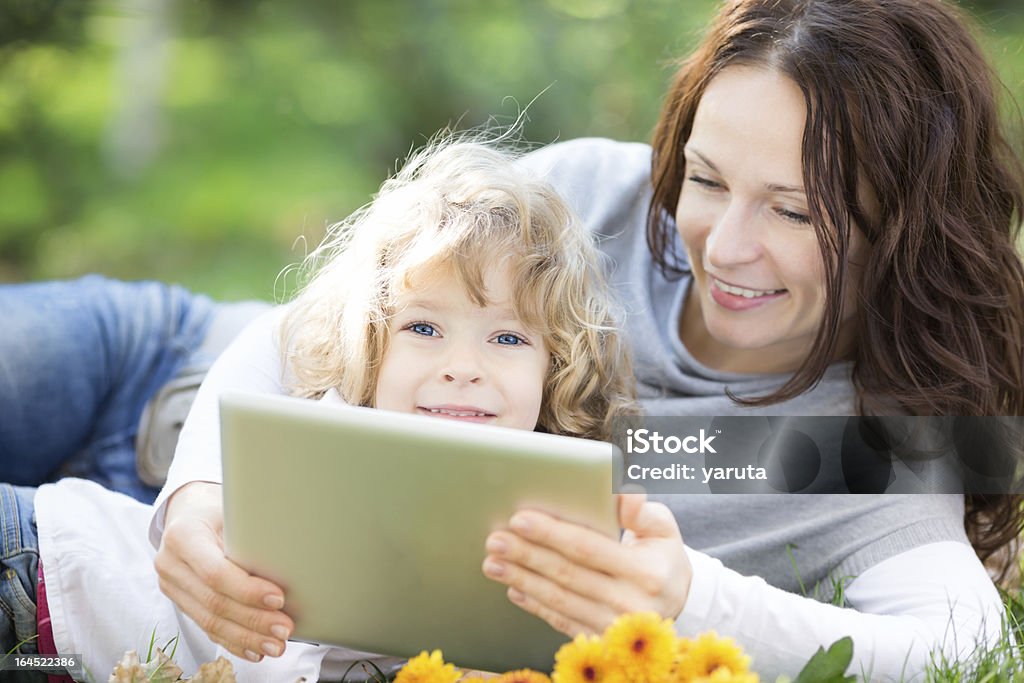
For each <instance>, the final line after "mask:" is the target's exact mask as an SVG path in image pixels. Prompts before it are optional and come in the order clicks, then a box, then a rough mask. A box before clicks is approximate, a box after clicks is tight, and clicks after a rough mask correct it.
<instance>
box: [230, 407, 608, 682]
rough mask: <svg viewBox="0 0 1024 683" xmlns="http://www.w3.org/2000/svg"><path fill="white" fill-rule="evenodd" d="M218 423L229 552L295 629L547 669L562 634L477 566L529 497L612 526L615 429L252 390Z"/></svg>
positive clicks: (470, 660) (394, 651) (452, 657)
mask: <svg viewBox="0 0 1024 683" xmlns="http://www.w3.org/2000/svg"><path fill="white" fill-rule="evenodd" d="M221 434H222V445H223V462H224V508H225V509H224V516H225V544H226V548H227V552H228V556H229V557H231V559H232V560H234V561H235V562H237V563H238V564H239V565H241V566H242V567H244V568H246V569H247V570H249V571H250V572H252V573H254V574H258V575H260V576H265V577H267V578H268V579H270V580H272V581H275V582H276V583H278V584H279V585H281V587H282V588H283V589H284V590H285V594H286V607H285V611H286V612H288V614H289V615H290V616H291V617H292V618H293V619H294V620H295V624H296V630H295V633H294V635H293V637H294V638H295V639H297V640H306V641H312V642H321V643H331V644H338V645H344V646H346V647H351V648H355V649H360V650H365V651H368V652H377V653H381V654H390V655H398V656H412V655H415V654H417V653H419V652H420V651H421V650H432V649H434V648H440V649H441V650H442V651H443V652H444V655H445V659H446V660H447V661H451V662H454V663H455V664H456V665H457V666H460V667H464V668H478V669H484V670H489V671H506V670H510V669H516V668H522V667H531V668H535V669H538V670H544V671H549V670H550V668H551V666H552V662H553V656H554V653H555V651H556V650H557V648H558V647H559V645H560V644H562V643H563V642H565V640H566V638H565V636H563V635H561V634H559V633H557V632H556V631H554V630H553V629H552V628H550V627H549V626H548V625H547V624H546V623H544V622H543V621H541V620H540V619H538V618H536V617H534V616H532V615H529V614H527V613H525V612H523V611H522V610H520V609H519V608H517V607H515V606H514V605H513V604H511V603H510V602H509V601H508V599H507V598H506V596H505V587H504V586H502V585H500V584H498V583H495V582H493V581H491V580H489V579H487V578H485V577H484V576H483V574H482V572H481V569H480V566H481V563H482V562H483V558H484V555H485V552H484V540H485V539H486V537H487V535H488V534H489V533H490V532H491V531H492V530H494V529H498V528H502V527H503V526H504V525H506V524H507V523H508V519H509V517H511V515H512V513H513V512H514V511H515V510H517V509H519V508H521V507H534V508H538V509H543V510H546V511H548V512H551V513H553V514H556V515H558V516H559V517H562V518H565V519H571V520H573V521H577V522H580V523H584V524H587V525H588V526H591V527H593V528H595V529H598V530H600V531H602V532H604V533H605V534H607V535H609V536H612V537H614V536H615V535H617V533H618V528H617V526H616V521H615V510H614V499H613V497H612V495H611V491H612V475H613V461H614V457H615V455H614V454H615V449H614V447H613V446H611V445H610V444H607V443H602V442H596V441H586V440H583V439H571V438H567V437H557V436H552V435H548V434H539V433H535V432H527V431H522V430H512V429H506V428H501V427H491V426H485V425H474V424H462V423H455V422H452V421H449V420H443V419H438V418H430V417H425V416H418V415H405V414H399V413H392V412H386V411H378V410H371V409H368V408H355V407H350V406H336V405H325V404H321V403H318V402H314V401H308V400H302V399H296V398H286V397H281V396H262V395H243V394H226V395H224V396H223V397H222V399H221Z"/></svg>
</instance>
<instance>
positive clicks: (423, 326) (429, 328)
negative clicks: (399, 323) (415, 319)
mask: <svg viewBox="0 0 1024 683" xmlns="http://www.w3.org/2000/svg"><path fill="white" fill-rule="evenodd" d="M406 329H408V330H411V331H413V332H415V333H416V334H422V335H423V336H424V337H440V336H441V335H439V334H438V333H437V330H435V329H434V326H433V325H431V324H430V323H413V324H412V325H409V327H407V328H406Z"/></svg>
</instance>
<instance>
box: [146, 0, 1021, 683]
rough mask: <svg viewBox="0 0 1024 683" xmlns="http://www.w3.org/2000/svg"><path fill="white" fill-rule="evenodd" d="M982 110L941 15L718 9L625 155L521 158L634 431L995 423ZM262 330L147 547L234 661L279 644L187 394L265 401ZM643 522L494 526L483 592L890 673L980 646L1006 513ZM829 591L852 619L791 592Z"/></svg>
mask: <svg viewBox="0 0 1024 683" xmlns="http://www.w3.org/2000/svg"><path fill="white" fill-rule="evenodd" d="M996 112H997V107H996V103H995V96H994V93H993V88H992V87H991V85H990V72H989V70H988V67H987V66H986V65H985V62H984V60H983V59H982V57H981V55H980V52H979V50H978V48H977V46H976V45H975V44H974V42H973V40H972V39H971V38H970V35H969V33H968V32H967V29H966V28H965V22H964V20H963V18H962V17H961V16H960V15H959V14H958V13H957V12H955V11H954V10H953V9H952V8H950V7H948V6H947V5H945V4H943V3H941V2H940V0H924V1H920V0H889V1H886V2H882V1H881V0H804V1H797V0H738V1H734V2H729V3H727V4H726V5H725V6H724V7H723V8H722V10H721V12H720V13H719V16H718V18H717V19H716V21H715V23H714V24H713V26H712V28H711V30H710V31H709V33H708V35H707V36H706V38H705V40H704V41H703V43H702V44H701V46H700V47H699V48H698V49H697V51H696V52H695V53H694V54H693V55H692V56H691V57H690V58H689V59H688V60H686V61H685V62H684V63H683V64H682V66H681V68H680V71H679V73H678V75H677V77H676V80H675V82H674V84H673V86H672V88H671V89H670V92H669V94H668V98H667V100H666V104H665V108H664V111H663V114H662V117H661V120H660V121H659V124H658V127H657V130H656V134H655V139H654V144H653V153H652V150H651V149H649V148H647V147H645V146H641V145H621V144H617V143H612V142H606V141H577V142H572V143H567V144H564V145H558V146H555V147H552V148H547V149H545V150H541V151H539V152H537V153H535V154H534V155H531V157H530V158H529V159H528V163H529V165H531V166H532V167H533V168H536V169H539V170H542V171H543V172H545V173H547V174H548V176H549V178H550V179H551V180H552V181H553V182H554V183H555V184H556V186H557V187H558V189H559V190H560V191H561V192H562V193H563V194H564V195H565V196H567V197H568V198H569V199H570V201H571V203H572V204H573V205H574V207H575V208H577V209H578V210H579V211H580V212H581V213H582V214H583V218H584V220H585V222H586V223H587V224H588V226H589V227H590V228H591V229H592V230H593V231H594V232H595V233H597V234H598V235H600V236H601V248H602V249H603V250H604V251H605V253H606V254H608V255H609V256H611V257H612V263H613V264H614V267H613V268H612V274H611V276H612V279H613V282H614V283H615V286H616V287H617V288H618V290H619V292H620V294H621V295H622V296H623V297H624V298H626V303H627V307H628V309H629V310H630V311H631V315H630V318H629V320H628V321H627V326H628V333H629V335H630V338H631V341H632V343H633V345H634V350H635V355H636V373H637V379H638V381H639V384H640V389H641V398H642V400H643V403H644V408H645V410H646V412H647V413H649V414H654V415H746V414H760V415H801V414H820V415H844V414H846V415H852V414H858V413H860V414H891V413H896V414H911V415H930V414H957V415H999V414H1010V415H1019V414H1022V413H1024V377H1022V366H1024V359H1022V355H1021V354H1022V348H1024V339H1022V338H1024V331H1022V330H1024V292H1022V287H1024V285H1022V282H1024V276H1022V268H1021V262H1020V258H1019V256H1018V255H1017V253H1016V251H1015V249H1014V240H1015V237H1016V227H1015V224H1014V220H1015V219H1014V216H1015V215H1017V216H1019V215H1020V212H1021V206H1022V199H1021V192H1022V191H1021V187H1022V181H1021V174H1020V169H1019V166H1018V164H1017V162H1016V161H1014V159H1013V157H1012V154H1011V152H1010V150H1009V147H1008V146H1007V144H1006V142H1005V140H1004V139H1003V137H1002V136H1001V134H1000V132H999V127H998V124H997V116H996ZM645 228H646V230H645ZM677 234H678V236H679V238H681V239H677V237H676V235H677ZM273 328H274V320H273V319H268V320H266V321H264V324H263V325H257V326H255V327H251V328H250V329H249V331H248V332H247V333H246V334H244V335H243V337H242V338H241V339H240V341H239V342H238V343H237V344H236V346H235V347H234V348H233V349H232V350H229V351H228V352H227V354H226V355H224V356H222V358H221V360H220V361H219V363H218V365H217V366H215V368H214V369H213V371H211V375H210V377H209V378H208V382H207V384H206V385H205V386H204V388H203V389H202V390H201V392H200V396H199V397H198V398H197V403H196V406H195V408H194V410H193V412H192V414H191V415H190V417H189V421H188V424H187V425H186V428H185V430H184V431H183V433H182V438H181V441H180V444H179V449H178V455H177V457H176V461H175V463H174V465H173V467H172V470H171V472H170V475H169V479H168V484H167V486H166V487H165V489H164V491H163V493H162V495H161V497H160V498H159V499H158V500H157V505H158V508H157V514H156V516H155V518H154V524H153V526H152V527H151V536H152V539H153V540H154V542H159V543H160V550H159V552H158V554H157V559H156V566H157V571H158V573H159V574H160V579H161V588H162V589H163V591H164V592H165V593H166V594H167V595H168V596H169V597H171V598H172V599H173V600H175V602H177V603H178V604H179V605H180V606H181V607H182V609H183V610H184V611H185V612H186V613H187V614H189V615H190V616H191V617H192V618H193V619H195V620H196V621H197V623H199V625H200V626H201V627H202V628H203V629H204V630H205V631H206V632H207V633H208V634H210V636H211V637H212V638H214V639H215V640H217V641H218V642H220V643H222V644H224V645H225V646H227V647H228V648H229V649H230V650H231V651H232V652H235V653H236V654H238V655H240V656H248V657H250V658H259V657H260V656H261V654H264V653H265V654H268V655H277V654H279V653H280V652H281V651H282V649H283V648H284V645H285V640H286V638H287V636H288V634H289V633H290V632H291V629H292V626H293V625H292V623H291V620H290V619H289V618H288V617H287V616H286V615H284V614H283V613H282V612H280V611H279V610H280V608H281V607H282V606H283V602H284V599H283V593H282V592H281V590H280V588H279V587H277V586H274V585H273V584H271V583H269V582H267V581H264V580H262V579H259V578H255V577H251V576H249V575H247V574H246V573H245V572H244V571H243V570H241V569H240V568H238V567H236V566H234V565H233V564H232V563H230V562H229V561H227V560H226V559H225V558H224V555H223V551H222V550H221V545H220V532H221V523H222V519H221V510H220V494H219V487H218V485H217V484H216V482H217V481H219V477H220V473H219V460H218V453H217V441H218V437H217V429H216V425H217V421H216V409H215V406H216V404H215V396H216V393H217V392H218V391H219V390H220V389H222V388H224V387H225V386H228V385H230V386H234V387H239V388H244V389H250V390H256V391H269V392H280V391H283V390H284V389H283V387H284V385H285V384H286V380H283V379H282V378H281V376H280V375H281V373H280V372H276V371H275V372H262V373H254V372H252V368H253V367H259V368H275V369H277V368H280V361H279V359H278V355H279V354H278V351H277V350H276V348H274V344H273V339H274V332H273ZM663 502H664V503H665V504H664V505H662V504H656V503H644V502H643V501H642V500H638V499H636V498H624V499H623V502H622V506H621V511H620V512H621V515H620V516H621V521H622V524H623V526H624V527H625V528H626V529H627V530H628V532H629V533H628V534H627V538H626V539H625V541H624V542H623V543H622V544H621V545H620V544H600V545H599V544H598V543H599V541H598V540H596V539H594V538H593V537H592V536H590V535H589V534H587V532H586V530H583V529H580V528H577V527H573V526H571V525H566V524H563V523H560V522H558V521H556V520H553V519H551V518H548V517H545V516H543V515H540V514H539V513H522V514H520V515H517V516H516V517H515V518H513V520H511V523H510V531H509V532H502V533H496V534H494V535H492V537H491V538H489V539H488V544H487V552H488V555H487V558H486V559H485V564H484V571H485V573H487V574H488V575H489V576H491V577H492V578H494V579H495V580H498V581H500V582H502V583H505V584H507V585H508V586H509V595H510V598H511V599H512V600H513V601H515V602H516V603H517V604H519V605H521V606H522V607H523V608H524V609H526V610H527V611H530V612H532V613H534V614H537V615H538V616H540V617H541V618H544V619H546V620H547V621H549V622H550V623H552V624H553V625H554V626H555V627H556V628H559V629H560V630H563V631H566V632H568V633H576V632H579V631H596V630H600V629H601V628H603V626H604V625H606V624H607V623H608V622H609V621H610V619H611V618H612V617H613V616H614V615H615V614H617V613H619V612H622V611H626V610H637V609H655V610H657V611H659V612H660V613H662V614H663V615H665V616H668V617H671V618H676V619H677V624H678V628H679V630H680V631H681V632H684V633H690V632H693V631H702V630H706V629H708V628H717V629H718V630H719V631H722V632H727V633H729V634H730V635H733V636H735V637H737V639H739V640H740V641H741V642H742V644H743V645H744V646H745V647H746V648H747V649H748V650H749V651H751V653H752V654H753V655H754V660H755V667H756V668H757V669H758V670H759V671H761V672H763V673H766V674H771V673H775V672H787V673H793V672H794V669H795V668H798V667H799V665H800V664H801V663H802V662H804V661H806V659H807V657H808V656H809V655H810V654H811V653H812V652H813V651H814V650H815V649H816V648H817V647H818V646H819V645H821V644H825V645H827V644H828V643H830V642H831V641H832V640H834V639H836V638H838V637H841V636H844V635H852V636H853V637H854V645H855V657H856V661H855V665H854V668H855V672H856V673H860V672H862V671H863V672H867V671H870V672H871V676H872V677H874V678H885V677H897V676H899V675H901V674H902V673H904V672H914V671H919V670H920V669H921V668H922V667H923V666H924V665H925V663H926V662H927V659H928V651H929V650H930V649H932V648H938V647H943V646H945V647H947V648H950V647H955V645H956V643H954V642H952V641H954V640H959V642H960V645H961V648H955V652H954V654H960V653H961V651H962V649H963V646H965V645H966V646H967V648H966V649H967V651H970V650H971V649H972V647H971V646H972V645H973V642H974V639H975V638H980V639H981V640H987V639H990V638H992V637H994V636H995V635H996V632H997V631H998V624H997V622H998V618H999V614H998V610H999V600H998V596H997V595H996V593H995V590H994V588H993V586H992V585H991V582H989V581H988V579H987V576H986V574H985V571H984V569H983V567H982V565H981V563H980V562H979V560H978V559H977V557H976V555H975V553H974V551H973V550H972V549H971V546H970V545H968V543H967V540H968V538H967V535H965V531H964V526H963V522H964V519H965V515H966V521H967V523H968V531H969V532H970V538H971V540H972V541H973V543H974V546H975V549H976V550H977V551H978V554H980V555H981V556H985V555H986V554H987V553H990V552H992V551H994V550H995V549H997V548H1001V547H1004V546H1005V545H1006V543H1007V542H1008V541H1009V540H1010V539H1012V538H1014V537H1015V536H1016V535H1017V534H1018V533H1019V530H1020V513H1019V506H1018V505H1017V501H1015V500H1013V499H1010V498H1000V497H994V498H990V499H984V498H970V499H968V500H967V501H966V507H965V501H964V500H963V499H962V498H961V497H959V496H894V495H890V496H878V497H867V496H834V497H833V496H823V497H818V496H802V497H797V496H790V497H773V498H771V499H762V498H756V497H752V496H735V497H728V496H710V497H700V498H696V497H695V498H678V499H665V500H664V501H663ZM680 529H681V530H682V536H683V539H685V542H686V545H685V546H684V545H683V542H682V541H681V540H680V538H679V530H680ZM794 565H795V567H796V570H794ZM751 577H759V578H751ZM833 582H835V583H838V584H840V585H842V586H843V587H844V588H845V590H844V593H845V597H846V599H847V602H848V604H849V605H850V606H851V607H853V610H849V609H840V608H837V607H832V606H829V605H824V604H821V603H818V602H816V601H814V600H812V599H809V598H806V597H802V596H800V595H797V594H795V593H794V592H790V591H798V590H800V586H801V585H804V586H807V587H808V588H810V587H813V586H814V585H815V584H820V585H823V586H826V587H828V586H830V585H831V584H832V583H833ZM787 589H788V590H787ZM950 625H951V626H952V628H953V629H954V630H955V631H956V633H947V632H946V628H947V627H948V626H950ZM951 643H952V645H951Z"/></svg>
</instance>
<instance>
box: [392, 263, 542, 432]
mask: <svg viewBox="0 0 1024 683" xmlns="http://www.w3.org/2000/svg"><path fill="white" fill-rule="evenodd" d="M484 284H485V286H486V288H487V299H488V300H489V301H490V303H489V304H488V305H487V306H483V307H480V306H477V305H476V304H475V303H473V301H472V300H470V298H469V297H468V296H467V294H466V292H465V290H464V288H463V287H462V286H461V285H460V284H459V282H458V280H456V279H455V276H454V275H452V274H451V273H439V274H437V275H432V276H428V277H420V278H414V281H413V282H412V283H410V286H409V288H408V290H407V292H406V293H405V294H403V295H402V296H400V297H399V299H398V306H397V307H396V313H395V316H394V318H393V319H392V321H391V326H390V333H391V337H390V343H389V346H388V350H387V353H386V354H385V355H384V359H383V362H382V363H381V368H380V374H379V376H378V378H377V400H376V405H375V407H376V408H380V409H382V410H397V411H399V412H403V413H418V414H420V415H428V416H431V417H440V418H443V419H447V420H458V421H462V422H480V423H485V424H494V425H502V426H505V427H513V428H516V429H531V430H532V429H534V428H535V427H536V426H537V418H538V416H539V415H540V406H541V395H542V393H543V388H544V380H545V378H546V377H547V374H548V368H549V367H550V362H551V361H550V358H551V355H550V353H549V352H548V349H547V347H546V346H545V344H544V340H543V339H542V338H541V336H540V335H539V334H537V333H536V332H534V331H533V330H530V329H528V328H527V327H526V326H525V325H524V324H523V323H522V322H521V321H520V320H519V319H517V318H516V317H515V315H514V314H513V313H512V303H511V288H510V276H509V272H508V269H507V268H504V267H497V268H490V269H488V272H487V274H486V276H485V279H484Z"/></svg>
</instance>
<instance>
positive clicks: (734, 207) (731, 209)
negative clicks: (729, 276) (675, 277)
mask: <svg viewBox="0 0 1024 683" xmlns="http://www.w3.org/2000/svg"><path fill="white" fill-rule="evenodd" d="M755 216H756V211H754V210H752V209H751V208H750V207H748V206H746V205H745V204H743V203H741V202H737V201H733V202H730V203H729V205H728V206H727V207H726V208H725V211H724V212H723V213H722V214H720V215H719V216H718V217H717V220H715V221H714V223H713V224H712V225H711V229H710V230H709V231H708V236H707V238H706V239H705V242H704V252H705V254H706V256H707V259H708V263H709V264H710V265H712V266H714V267H716V268H729V267H732V266H737V265H743V264H745V263H752V262H754V261H756V260H757V259H758V258H759V257H760V255H761V242H760V240H761V237H762V235H760V234H759V229H758V226H757V225H756V222H755V221H756V218H755Z"/></svg>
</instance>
